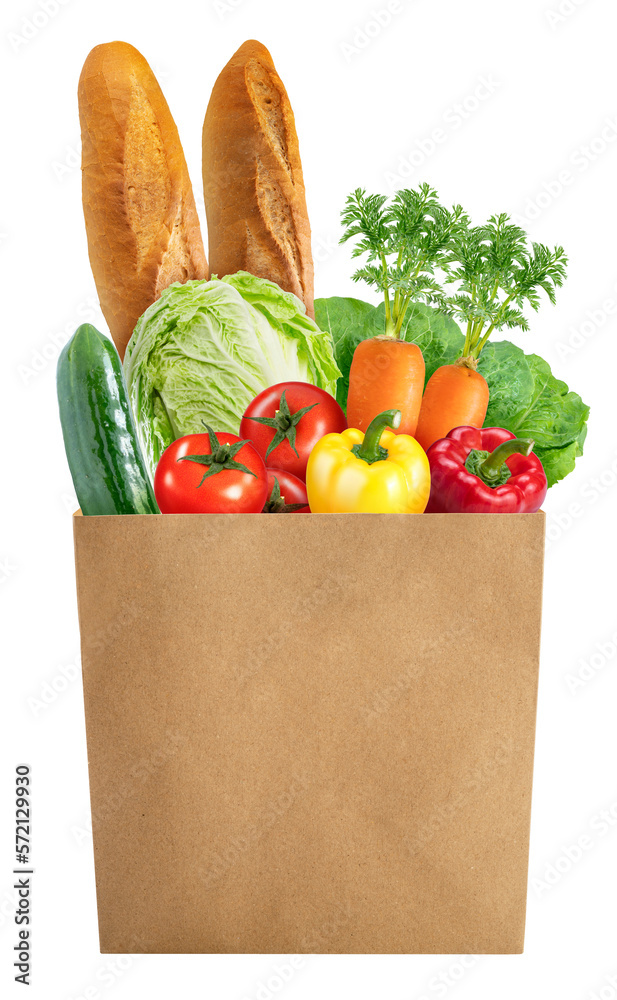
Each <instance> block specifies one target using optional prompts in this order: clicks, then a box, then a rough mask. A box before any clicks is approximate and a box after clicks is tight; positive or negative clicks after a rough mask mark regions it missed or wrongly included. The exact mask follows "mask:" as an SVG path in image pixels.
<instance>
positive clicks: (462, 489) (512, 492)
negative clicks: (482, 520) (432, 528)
mask: <svg viewBox="0 0 617 1000" xmlns="http://www.w3.org/2000/svg"><path fill="white" fill-rule="evenodd" d="M532 449H533V441H529V440H521V439H520V438H517V437H515V435H514V434H511V433H510V431H506V430H503V429H502V428H501V427H486V428H484V429H478V428H477V427H455V428H454V430H452V431H450V433H449V434H448V436H447V437H445V438H442V439H441V440H440V441H435V443H434V444H432V445H431V447H430V448H429V450H428V452H427V454H428V460H429V464H430V467H431V495H430V498H429V502H428V506H427V508H426V513H427V514H441V513H452V514H490V513H494V514H509V513H514V514H530V513H532V512H533V511H536V510H539V509H540V507H541V506H542V503H543V502H544V498H545V496H546V489H547V485H546V476H545V474H544V469H543V468H542V463H541V461H540V459H539V458H538V457H537V456H536V455H534V454H532Z"/></svg>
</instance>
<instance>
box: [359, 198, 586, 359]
mask: <svg viewBox="0 0 617 1000" xmlns="http://www.w3.org/2000/svg"><path fill="white" fill-rule="evenodd" d="M341 215H342V222H343V227H344V230H345V231H344V233H343V236H342V237H341V243H344V242H345V241H347V240H350V239H354V238H358V239H357V242H356V245H355V246H354V249H353V251H352V256H354V257H359V256H361V255H366V263H365V264H364V266H363V267H361V268H359V270H357V271H356V272H355V274H354V275H353V280H354V281H366V282H367V283H368V284H369V285H373V286H374V287H376V288H378V289H379V290H380V291H381V292H382V293H383V296H384V302H385V317H386V319H385V332H386V335H387V336H391V337H398V336H399V334H400V331H401V327H402V325H403V320H404V318H405V313H406V312H407V309H408V307H409V305H410V303H411V302H424V303H426V304H428V305H435V306H437V307H438V308H439V309H441V310H442V311H444V312H446V313H449V314H451V315H455V316H457V317H458V318H460V319H462V320H463V322H466V324H467V328H466V333H465V345H464V349H463V354H464V355H471V356H472V357H474V358H477V357H478V356H479V354H480V351H481V350H482V348H483V347H484V345H485V343H486V342H487V340H488V338H489V337H490V335H491V333H492V332H493V330H501V329H502V328H504V327H507V328H510V329H511V328H515V327H518V328H520V329H522V330H528V329H529V323H528V321H527V319H526V317H525V315H524V313H523V307H524V305H525V303H527V304H529V305H530V306H531V308H532V309H534V310H537V309H538V308H539V306H540V292H541V291H542V290H543V291H544V292H545V293H546V295H547V296H548V298H549V299H550V301H551V302H553V303H554V302H555V290H556V289H557V288H558V287H560V286H561V285H562V284H563V281H564V279H565V275H566V265H567V257H566V255H565V252H564V250H563V248H562V247H555V248H554V249H553V250H551V249H550V248H549V247H547V246H544V245H543V244H542V243H530V241H529V239H528V237H527V234H526V233H525V232H524V231H523V230H522V229H521V228H520V227H519V226H517V225H515V224H514V223H513V222H512V221H511V220H510V217H509V216H508V215H507V214H505V213H502V214H501V215H493V216H491V218H490V219H489V220H488V222H487V223H486V224H485V225H483V226H475V227H472V226H471V224H470V219H469V216H468V215H467V213H466V212H464V211H463V209H462V208H461V206H460V205H454V206H453V207H452V208H451V209H447V208H445V207H444V206H443V205H441V204H440V202H439V197H438V194H437V192H436V191H435V190H434V189H433V188H431V187H430V186H429V185H428V184H421V185H420V187H419V188H417V189H416V190H403V191H398V192H397V193H396V194H395V195H394V196H393V198H392V199H391V200H390V203H389V204H388V199H387V198H386V197H385V196H384V195H367V194H366V191H364V190H363V189H361V188H358V189H357V190H356V191H354V192H353V194H351V195H349V197H348V199H347V202H346V205H345V209H344V211H343V212H342V213H341ZM448 286H455V287H454V288H453V293H452V294H450V295H448V294H447V292H446V289H447V287H448Z"/></svg>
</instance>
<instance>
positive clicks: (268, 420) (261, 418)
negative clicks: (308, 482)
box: [240, 382, 347, 481]
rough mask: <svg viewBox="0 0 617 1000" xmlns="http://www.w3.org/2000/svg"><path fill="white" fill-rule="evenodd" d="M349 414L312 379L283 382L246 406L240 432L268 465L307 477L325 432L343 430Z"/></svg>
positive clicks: (299, 477) (271, 387)
mask: <svg viewBox="0 0 617 1000" xmlns="http://www.w3.org/2000/svg"><path fill="white" fill-rule="evenodd" d="M346 427H347V421H346V420H345V414H344V413H343V411H342V410H341V408H340V406H339V405H338V403H337V401H336V400H335V399H334V397H333V396H331V395H330V393H329V392H324V390H323V389H318V388H317V386H315V385H310V384H309V383H308V382H279V383H278V385H272V386H270V388H269V389H264V391H263V392H260V393H259V395H258V396H257V397H256V398H255V399H254V400H253V402H252V403H250V404H249V406H248V407H247V409H246V412H245V414H244V416H243V418H242V422H241V424H240V434H241V435H242V437H244V438H249V440H250V441H251V443H252V445H253V446H254V448H255V450H256V451H257V452H258V453H259V454H260V455H261V457H262V458H263V460H264V462H266V464H267V465H268V466H272V467H276V468H277V469H284V470H285V471H286V472H291V474H292V475H294V476H297V477H298V479H302V480H303V481H304V479H306V463H307V462H308V457H309V455H310V454H311V451H312V450H313V448H314V446H315V445H316V444H317V442H318V441H319V439H320V438H322V437H323V436H324V434H340V432H341V431H344V430H345V428H346Z"/></svg>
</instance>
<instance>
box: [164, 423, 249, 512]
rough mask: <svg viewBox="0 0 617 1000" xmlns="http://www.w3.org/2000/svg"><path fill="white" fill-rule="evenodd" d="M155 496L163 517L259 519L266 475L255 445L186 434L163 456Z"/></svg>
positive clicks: (227, 437) (221, 436)
mask: <svg viewBox="0 0 617 1000" xmlns="http://www.w3.org/2000/svg"><path fill="white" fill-rule="evenodd" d="M238 446H239V447H238ZM245 470H248V471H245ZM154 493H155V496H156V499H157V502H158V505H159V507H160V508H161V513H162V514H259V513H260V512H261V511H262V510H263V506H264V504H265V502H266V500H267V498H268V476H267V473H266V467H265V465H264V463H263V462H262V460H261V458H260V457H259V455H258V454H257V452H256V451H255V449H254V448H253V447H252V445H251V444H250V443H249V442H248V441H241V440H240V438H239V437H238V436H237V435H236V434H218V435H215V434H214V432H210V433H209V434H187V435H186V437H181V438H178V440H177V441H174V442H173V444H170V445H169V447H168V448H166V449H165V451H164V452H163V454H162V455H161V458H160V460H159V463H158V465H157V467H156V472H155V474H154Z"/></svg>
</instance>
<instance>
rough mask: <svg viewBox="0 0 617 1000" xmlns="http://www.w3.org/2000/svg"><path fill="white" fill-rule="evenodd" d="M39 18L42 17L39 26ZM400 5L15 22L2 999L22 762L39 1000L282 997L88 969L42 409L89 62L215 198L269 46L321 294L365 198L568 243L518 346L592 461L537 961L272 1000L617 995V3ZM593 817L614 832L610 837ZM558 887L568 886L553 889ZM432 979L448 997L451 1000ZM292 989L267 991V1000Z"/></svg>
mask: <svg viewBox="0 0 617 1000" xmlns="http://www.w3.org/2000/svg"><path fill="white" fill-rule="evenodd" d="M45 2H47V10H48V12H49V14H48V15H45V14H43V13H41V10H42V8H43V6H44V3H45ZM391 6H392V7H393V8H394V9H395V10H394V12H393V13H391V17H390V23H389V24H385V25H383V26H382V27H379V26H377V27H378V28H379V30H377V28H376V25H375V22H374V14H372V11H380V10H383V9H384V8H385V7H386V0H375V2H374V3H373V4H371V3H370V0H368V2H366V3H358V2H351V0H343V2H333V0H311V2H310V3H308V2H307V3H299V2H291V0H271V2H268V0H230V2H227V3H226V2H225V0H223V2H221V3H218V4H217V3H214V2H211V0H173V2H171V3H169V2H168V3H165V4H163V3H155V2H153V0H149V2H146V0H140V2H137V0H105V2H104V3H103V2H100V3H93V2H92V0H64V2H63V3H62V4H60V3H58V2H57V0H39V2H37V0H12V2H10V3H4V4H3V5H2V7H3V11H2V27H1V31H0V47H1V49H2V58H1V60H0V65H1V72H2V94H3V102H2V103H3V118H4V122H3V127H2V135H3V151H2V160H1V168H0V169H1V170H2V181H3V183H2V191H3V198H2V207H1V208H0V213H1V214H0V234H1V236H0V271H1V273H2V277H3V283H4V284H3V295H2V336H3V347H2V352H3V364H2V402H3V404H4V407H5V410H4V414H3V421H2V426H3V430H4V461H3V469H4V476H3V483H4V485H3V490H2V503H3V507H4V506H5V505H6V507H5V513H4V516H3V518H2V531H1V540H0V559H1V560H2V569H1V571H0V578H1V595H0V596H1V607H2V611H3V620H4V624H3V633H2V634H3V637H4V643H3V645H4V650H5V657H4V660H5V662H4V669H3V674H2V676H3V699H2V707H3V711H4V712H5V713H6V720H5V724H4V725H3V726H2V731H1V737H0V738H1V739H2V782H1V783H0V799H1V801H0V810H1V811H2V820H3V827H2V831H1V833H2V836H1V837H0V975H1V976H2V979H3V981H4V982H6V984H7V987H8V990H9V994H10V995H13V991H15V995H18V994H19V993H21V992H23V989H24V987H22V986H19V985H15V984H14V983H12V976H13V971H12V967H11V963H12V961H13V959H12V957H11V948H12V946H13V945H14V944H15V928H14V926H13V923H12V917H11V911H12V908H13V900H12V894H11V889H10V886H11V875H10V871H11V868H12V857H13V855H12V850H11V845H12V826H11V809H12V786H13V774H14V767H15V764H16V763H17V762H19V761H21V760H25V761H28V762H29V763H31V765H32V767H33V774H34V783H33V794H34V802H35V821H34V835H35V848H34V849H35V854H34V858H35V865H36V876H35V881H34V924H33V940H34V960H33V974H32V978H33V985H32V986H31V987H30V992H29V995H31V996H34V997H36V998H45V1000H65V998H66V1000H68V998H71V1000H76V998H77V997H84V996H86V995H88V994H87V993H86V992H85V991H86V990H87V989H88V988H90V989H91V990H92V989H95V990H98V991H99V995H100V996H101V997H108V996H109V997H113V1000H122V998H125V997H126V998H129V997H130V998H136V997H138V998H146V997H148V998H163V997H168V996H170V995H175V994H176V993H182V994H183V995H186V996H191V997H196V998H203V1000H206V998H210V997H214V998H217V1000H219V998H220V1000H242V998H247V997H248V998H251V1000H253V998H256V997H261V998H262V1000H263V998H264V997H265V998H266V1000H267V996H268V992H267V990H268V988H267V982H268V980H270V978H271V977H272V976H273V975H275V969H274V967H275V965H277V958H276V957H272V956H240V957H228V956H199V955H195V956H192V955H190V956H138V957H135V958H127V959H125V960H124V959H122V960H120V962H119V961H118V959H117V957H116V958H114V957H113V956H101V955H100V954H99V952H98V940H97V927H96V911H95V896H94V871H93V861H92V845H91V838H90V835H89V833H88V831H87V827H88V816H89V803H88V785H87V768H86V748H85V738H84V725H83V711H82V697H81V683H80V679H79V676H78V675H77V670H76V669H75V665H76V664H77V663H78V627H77V617H76V604H75V588H74V567H73V553H72V528H71V512H72V510H73V509H74V507H75V501H74V497H73V490H72V483H71V478H70V475H69V471H68V467H67V465H66V462H65V458H64V451H63V446H62V439H61V434H60V427H59V422H58V417H57V409H56V398H55V356H56V355H57V353H58V349H59V346H60V345H61V344H62V343H64V342H65V341H66V339H67V338H68V337H69V336H70V334H71V333H72V332H73V330H74V329H75V328H76V327H77V325H78V324H79V323H81V322H83V321H84V320H90V321H93V322H94V323H95V324H98V325H101V326H102V328H103V329H104V328H105V327H104V326H103V320H102V317H101V315H100V313H99V310H98V305H97V302H96V293H95V289H94V284H93V280H92V277H91V274H90V270H89V264H88V258H87V252H86V239H85V232H84V226H83V219H82V210H81V200H80V173H79V166H78V163H79V124H78V115H77V101H76V88H77V80H78V76H79V72H80V68H81V64H82V63H83V60H84V59H85V56H86V55H87V53H88V51H89V49H90V48H91V47H92V46H94V45H95V44H97V43H99V42H102V41H110V40H112V39H116V38H120V39H124V40H127V41H130V42H132V43H133V44H134V45H136V46H137V47H138V48H139V49H140V50H141V51H142V52H143V53H144V55H145V56H146V58H147V59H148V60H149V61H150V63H151V65H152V66H153V68H154V70H155V72H156V73H157V75H158V77H159V81H160V83H161V85H162V87H163V90H164V92H165V95H166V97H167V99H168V102H169V104H170V107H171V110H172V113H173V115H174V116H175V119H176V122H177V124H178V127H179V130H180V135H181V137H182V140H183V143H184V148H185V152H186V156H187V160H188V164H189V169H190V172H191V175H192V178H193V183H194V186H195V191H196V194H197V195H198V199H199V201H200V202H201V196H200V186H201V165H200V153H201V148H200V144H201V125H202V120H203V115H204V112H205V108H206V104H207V101H208V97H209V94H210V90H211V87H212V85H213V83H214V80H215V78H216V75H217V74H218V72H219V71H220V69H221V68H222V67H223V65H224V64H225V62H226V61H227V60H228V58H229V57H230V56H231V54H232V53H233V52H234V50H235V49H236V48H237V47H238V46H239V45H240V44H241V43H242V41H244V40H245V39H246V38H258V39H260V40H261V41H263V42H264V43H265V44H266V45H267V46H268V47H269V48H270V50H271V52H272V54H273V57H274V60H275V63H276V65H277V68H278V70H279V72H280V74H281V76H282V78H283V80H284V81H285V83H286V85H287V89H288V92H289V95H290V98H291V101H292V104H293V106H294V109H295V114H296V120H297V127H298V132H299V136H300V145H301V152H302V156H303V162H304V171H305V180H306V187H307V192H308V202H309V211H310V213H311V220H312V226H313V232H314V248H315V254H316V258H317V269H316V293H317V294H318V295H331V294H339V295H345V294H356V295H358V294H359V295H363V294H365V293H364V292H363V291H361V290H360V289H358V288H356V286H353V285H352V283H351V282H350V280H349V275H350V273H351V262H350V258H349V249H348V248H347V247H342V248H339V247H337V240H338V236H339V224H338V213H339V212H340V210H341V207H342V205H343V201H344V198H345V196H346V195H347V193H348V192H349V191H350V190H351V189H352V188H355V187H357V186H359V185H362V186H366V187H368V188H369V189H371V190H375V191H384V192H387V191H389V190H391V188H392V187H397V186H399V187H402V186H406V185H408V184H415V183H417V182H419V181H421V180H425V179H426V180H428V181H430V182H431V183H432V184H433V185H435V186H436V187H437V188H438V190H439V192H440V194H441V195H442V197H443V198H444V199H445V200H446V201H450V202H451V201H460V202H462V203H463V204H464V205H465V207H466V208H468V210H469V211H470V212H471V213H472V216H473V217H474V219H475V220H476V221H477V222H480V221H482V220H484V219H485V218H486V217H487V216H488V215H489V214H491V213H493V212H497V211H503V210H505V211H509V212H511V213H513V214H516V215H518V216H519V218H520V219H524V225H525V226H526V227H527V228H528V229H529V231H530V233H531V235H532V236H533V238H534V239H538V240H541V241H543V242H546V243H551V244H552V243H561V244H563V245H564V246H565V248H566V249H567V251H568V253H569V256H570V267H569V280H568V282H567V286H566V287H565V288H564V289H563V290H562V291H561V292H560V294H559V299H558V305H557V307H556V308H553V307H551V306H550V305H547V306H546V307H545V308H543V309H542V310H541V312H540V313H539V314H538V315H537V316H534V317H533V322H532V330H531V332H530V333H528V334H524V335H523V334H522V335H521V336H520V337H519V338H518V343H519V344H520V345H521V346H523V347H525V348H526V349H527V350H528V351H530V352H531V351H535V352H537V353H539V354H541V355H543V356H544V357H545V358H546V359H547V360H548V361H549V362H550V363H551V365H552V366H553V370H554V372H555V373H556V374H557V375H558V376H560V377H561V378H563V379H565V380H566V381H567V382H568V383H569V384H570V386H571V387H572V388H574V389H575V390H576V391H578V392H579V393H580V394H581V395H582V397H583V398H584V400H585V401H586V402H587V403H589V404H590V405H591V407H592V414H591V419H590V422H589V436H588V441H587V444H586V447H585V456H584V458H583V459H581V460H579V462H578V464H577V468H576V471H575V473H573V474H572V475H571V476H570V477H569V478H568V479H567V480H566V481H565V482H563V483H562V484H560V485H558V486H556V487H555V488H554V489H552V490H551V492H550V493H549V497H548V499H547V502H546V510H547V513H548V515H549V516H548V521H547V527H548V535H549V541H548V547H547V559H546V583H545V605H544V608H545V613H544V631H543V643H542V663H541V682H540V698H539V712H538V739H537V753H536V770H535V786H534V804H533V819H532V837H531V858H530V890H529V907H528V924H527V938H526V948H525V953H524V955H523V956H510V957H500V956H488V957H486V956H484V957H478V958H477V959H467V960H466V963H465V964H463V963H461V962H460V960H459V959H457V957H456V956H443V957H440V956H397V957H389V956H368V957H364V956H356V957H347V956H329V957H324V956H308V957H306V958H305V959H304V960H303V962H302V963H301V964H302V967H301V968H300V969H299V970H297V971H295V972H294V973H293V976H292V978H291V980H290V982H289V983H288V984H287V985H286V986H285V987H284V989H279V990H278V991H277V990H276V989H274V990H273V989H271V990H270V992H271V994H272V996H277V997H281V996H284V997H285V1000H305V998H306V1000H308V998H312V997H314V996H315V995H319V996H323V997H326V998H334V997H339V996H349V997H354V998H369V997H373V996H380V997H381V996H389V997H393V998H400V1000H417V998H420V997H423V996H424V997H437V996H448V997H453V998H456V1000H466V998H471V997H473V998H487V1000H488V998H491V1000H493V998H494V997H496V996H499V997H500V998H501V1000H505V998H520V997H521V996H525V997H531V998H541V997H542V998H544V997H559V998H560V1000H570V998H572V1000H579V998H580V1000H583V998H588V997H592V996H600V997H602V998H603V1000H607V998H610V997H613V996H617V985H613V986H611V985H609V978H610V977H617V948H616V947H615V944H616V941H617V935H616V930H617V906H616V896H617V774H616V768H615V761H616V759H617V753H616V751H617V728H616V726H615V707H614V706H615V699H616V697H617V621H616V613H615V587H614V577H615V570H614V566H615V529H614V510H615V496H616V495H617V489H616V488H615V484H616V483H617V474H616V471H615V470H617V431H616V428H615V406H614V401H615V381H614V371H613V365H614V364H616V362H617V353H616V350H615V334H616V332H617V330H616V326H617V323H616V319H615V315H614V314H613V315H611V314H610V312H611V307H610V306H609V307H608V309H607V300H608V299H611V300H612V308H613V309H614V308H615V303H617V260H616V252H615V251H616V240H615V233H616V232H617V183H616V179H617V142H615V141H607V140H608V139H609V138H610V139H611V140H615V139H617V60H616V58H615V29H616V27H617V24H616V16H615V15H616V11H615V8H614V0H577V2H574V0H563V2H560V0H552V2H550V3H544V2H543V0H516V3H514V2H510V3H503V2H496V0H415V2H414V0H400V2H399V3H396V2H395V3H394V4H391ZM560 9H561V13H559V10H560ZM37 12H38V13H37ZM33 18H34V20H33ZM381 20H382V21H385V20H387V18H386V17H385V16H382V17H381ZM368 22H373V23H372V24H368ZM366 31H368V33H369V35H370V37H368V36H367V34H366ZM483 80H484V81H485V83H484V85H482V81H483ZM486 81H488V85H487V83H486ZM477 88H479V90H477ZM490 90H492V91H493V92H492V93H490V94H489V93H488V92H489V91H490ZM476 91H477V95H476V96H474V94H476ZM457 105H459V106H461V105H462V113H461V110H460V109H459V110H458V111H457V110H456V106H457ZM463 116H464V117H463ZM611 122H612V125H611V124H610V123H611ZM607 123H609V124H608V125H607ZM435 129H441V130H442V135H443V134H445V140H444V141H442V142H441V143H440V144H438V145H436V146H435V147H434V148H433V149H431V145H430V142H427V141H426V140H428V139H429V137H430V136H431V133H432V132H433V131H434V130H435ZM603 133H604V138H602V135H603ZM421 145H422V146H423V148H424V153H421V152H419V150H420V148H421ZM420 161H423V162H421V163H420ZM412 164H416V166H412ZM564 171H565V172H566V174H567V180H568V183H565V184H564V183H563V181H564V179H565V177H564ZM393 175H398V179H397V177H395V176H393ZM202 225H203V227H204V229H205V220H203V213H202ZM365 297H370V295H368V296H367V295H366V294H365ZM573 345H575V346H573ZM568 346H569V347H570V350H569V351H568ZM591 658H593V659H592V669H591V670H589V669H588V671H587V674H588V676H589V674H591V676H590V679H588V680H587V681H586V682H585V683H584V684H583V685H580V686H579V687H577V688H576V689H575V690H572V689H571V686H569V683H568V678H569V677H570V680H571V678H572V677H573V676H575V675H576V674H577V672H578V671H579V670H580V669H581V664H582V662H583V661H584V662H586V663H587V664H589V662H590V659H591ZM67 676H68V678H69V680H68V681H67V680H66V679H65V678H66V677H67ZM55 688H56V689H62V690H60V691H59V692H57V691H54V689H55ZM44 697H46V698H47V703H45V701H44V700H43V699H44ZM603 809H606V810H609V814H608V815H609V817H610V818H609V820H608V822H607V825H606V827H602V825H601V822H600V821H599V820H598V817H599V814H600V812H601V811H602V810H603ZM611 809H612V810H613V813H612V815H611V814H610V810H611ZM603 830H604V831H605V832H604V833H602V832H601V831H603ZM584 834H587V835H588V836H589V841H586V843H590V846H589V848H588V849H587V850H586V851H585V852H584V854H583V856H582V857H581V858H580V860H578V861H576V862H575V863H572V862H568V861H567V859H565V858H564V849H566V848H569V847H570V846H571V845H573V844H574V843H575V842H576V841H577V840H578V838H579V837H581V836H582V835H584ZM570 853H571V854H572V852H570ZM568 865H569V870H566V869H567V868H568ZM547 866H556V867H555V869H554V870H555V871H556V872H557V869H559V871H558V872H557V875H556V876H553V882H554V884H552V885H550V886H548V885H547V883H546V877H547V873H549V875H548V877H549V878H550V877H551V876H550V868H549V867H547ZM282 960H284V959H282ZM105 970H107V971H105ZM113 970H115V971H113ZM439 976H442V977H443V976H447V977H448V979H447V982H446V980H445V979H444V978H442V979H441V980H440V983H438V979H437V978H435V977H439ZM614 981H615V984H617V978H615V980H614ZM260 984H265V985H260ZM278 985H279V981H278V980H272V982H271V987H273V988H276V987H278ZM92 995H93V994H92V993H91V994H90V996H92Z"/></svg>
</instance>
